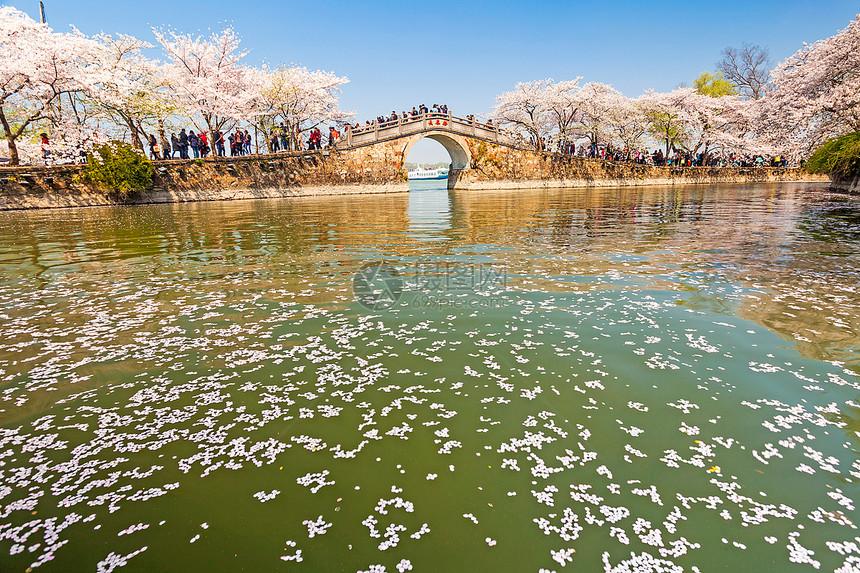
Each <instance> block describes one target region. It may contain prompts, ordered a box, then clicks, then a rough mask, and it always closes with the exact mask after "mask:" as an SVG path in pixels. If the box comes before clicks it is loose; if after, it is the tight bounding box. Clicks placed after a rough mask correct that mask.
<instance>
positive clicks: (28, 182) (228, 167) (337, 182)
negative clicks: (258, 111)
mask: <svg viewBox="0 0 860 573" xmlns="http://www.w3.org/2000/svg"><path fill="white" fill-rule="evenodd" d="M401 164H402V160H401V158H400V157H396V156H395V155H394V154H393V153H391V154H388V155H386V154H378V153H376V154H368V153H366V152H363V151H361V150H347V151H342V152H337V151H332V152H331V153H329V152H327V151H326V152H321V151H315V152H305V153H279V154H276V155H254V156H246V157H235V158H233V157H228V158H223V157H222V158H211V157H210V158H207V159H205V160H194V159H189V160H171V161H156V162H154V164H153V165H154V167H155V178H154V180H153V185H152V186H151V188H149V189H147V190H145V191H142V192H141V193H138V194H135V195H133V196H130V197H127V198H125V199H121V198H119V197H117V196H116V195H115V194H113V193H110V192H107V191H105V190H103V189H99V188H98V187H97V186H95V185H92V184H89V183H86V182H84V181H83V180H82V175H83V173H84V170H85V166H82V165H64V166H56V167H32V166H30V167H3V168H0V210H9V209H42V208H54V207H84V206H95V205H118V204H125V205H129V204H131V205H133V204H145V203H181V202H188V201H223V200H234V199H262V198H276V197H297V196H307V195H346V194H352V193H402V192H406V191H408V190H409V184H408V181H407V180H406V177H405V175H402V174H401V171H402V169H401Z"/></svg>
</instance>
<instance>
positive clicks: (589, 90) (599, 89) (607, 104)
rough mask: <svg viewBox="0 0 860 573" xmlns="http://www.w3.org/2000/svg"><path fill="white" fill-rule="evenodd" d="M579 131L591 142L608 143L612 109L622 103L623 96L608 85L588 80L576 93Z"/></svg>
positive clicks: (595, 143) (610, 135)
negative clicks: (578, 109) (578, 105)
mask: <svg viewBox="0 0 860 573" xmlns="http://www.w3.org/2000/svg"><path fill="white" fill-rule="evenodd" d="M578 97H579V100H580V102H581V105H580V110H581V114H580V119H579V128H578V129H579V133H580V135H582V136H583V137H586V138H588V140H589V141H590V142H591V143H592V144H593V145H597V144H598V143H608V142H609V140H610V139H611V137H612V134H611V127H612V125H611V122H612V118H613V110H615V109H616V108H618V107H619V106H621V105H623V100H624V99H625V98H624V96H623V95H622V94H621V92H619V91H618V90H616V89H615V88H613V87H612V86H610V85H607V84H602V83H600V82H588V83H587V84H585V85H584V86H582V89H580V90H579V94H578Z"/></svg>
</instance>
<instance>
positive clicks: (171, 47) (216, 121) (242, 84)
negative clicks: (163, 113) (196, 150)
mask: <svg viewBox="0 0 860 573" xmlns="http://www.w3.org/2000/svg"><path fill="white" fill-rule="evenodd" d="M153 33H154V34H155V38H156V40H157V41H158V43H159V44H161V46H162V48H163V49H164V53H165V54H166V55H167V59H168V62H167V64H166V65H165V67H164V72H165V80H166V82H167V85H168V86H169V90H170V94H171V98H172V99H173V101H174V102H175V103H176V104H177V105H178V106H179V107H180V108H181V109H183V110H185V111H186V112H187V113H188V114H189V116H190V118H191V121H192V123H193V124H194V126H195V127H196V128H197V129H198V131H202V130H204V129H207V130H208V131H209V132H210V133H211V132H214V131H223V130H224V129H225V128H230V127H232V125H233V124H235V122H237V121H239V120H242V119H247V118H249V117H250V116H251V114H252V113H253V110H254V100H255V97H256V95H257V94H256V93H255V90H254V89H253V88H254V85H255V84H254V83H253V82H254V76H253V74H252V73H251V72H250V71H249V69H248V68H246V67H245V66H243V65H242V64H241V60H242V59H243V58H244V57H245V56H246V55H247V54H248V52H247V51H242V50H240V48H239V43H240V39H239V37H238V36H237V35H236V33H235V32H234V31H233V29H232V28H229V27H228V28H226V29H224V30H223V31H221V32H220V33H214V34H212V36H210V37H208V38H205V37H202V36H192V35H190V34H181V33H179V32H175V31H170V30H167V31H165V30H159V29H153Z"/></svg>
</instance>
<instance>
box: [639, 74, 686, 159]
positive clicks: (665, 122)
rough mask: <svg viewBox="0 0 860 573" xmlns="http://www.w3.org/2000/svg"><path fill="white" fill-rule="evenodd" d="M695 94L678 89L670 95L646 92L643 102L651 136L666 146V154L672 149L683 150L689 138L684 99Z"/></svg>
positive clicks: (651, 91)
mask: <svg viewBox="0 0 860 573" xmlns="http://www.w3.org/2000/svg"><path fill="white" fill-rule="evenodd" d="M691 92H693V93H694V92H695V90H693V89H692V88H678V89H676V90H673V91H671V92H669V93H658V92H654V91H653V90H649V91H647V92H645V94H644V95H643V96H642V98H641V101H642V105H643V109H644V110H645V114H646V116H647V118H648V123H649V125H650V129H649V131H650V133H651V135H652V136H653V137H654V138H655V139H656V140H657V141H660V142H661V143H663V144H665V154H666V156H668V155H669V152H670V151H671V150H672V148H673V147H674V148H681V147H683V146H685V145H686V143H687V140H688V138H689V134H688V133H687V129H686V128H687V126H688V125H689V123H690V116H689V113H688V108H687V107H686V106H684V99H685V98H686V97H687V96H688V95H689V94H690V93H691Z"/></svg>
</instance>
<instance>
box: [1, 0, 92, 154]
mask: <svg viewBox="0 0 860 573" xmlns="http://www.w3.org/2000/svg"><path fill="white" fill-rule="evenodd" d="M96 50H97V46H96V43H95V42H93V41H92V40H90V39H88V38H86V37H84V36H83V35H82V34H80V33H78V32H77V31H74V32H72V33H66V34H61V33H55V32H53V31H52V30H51V29H50V28H49V27H48V26H47V25H44V24H39V23H37V22H35V21H33V20H32V19H31V18H30V17H29V16H27V15H26V14H24V13H23V12H20V11H19V10H16V9H15V8H12V7H8V6H3V7H0V62H2V63H0V126H2V128H3V135H4V138H5V140H6V145H7V147H8V151H9V161H10V163H11V164H12V165H18V164H19V163H20V156H19V154H18V141H19V140H20V139H21V138H22V137H23V136H25V135H26V134H27V133H28V131H29V130H32V129H33V128H34V127H36V126H37V125H39V124H45V123H48V124H50V123H51V122H55V121H59V120H60V119H61V116H60V114H59V113H58V110H59V109H60V107H61V104H62V103H63V102H62V98H63V96H64V95H67V94H73V93H77V92H81V91H83V89H84V86H83V84H82V83H81V81H80V78H81V76H82V75H83V74H84V73H85V71H86V68H87V66H88V65H90V64H88V62H91V61H92V60H93V56H94V54H95V52H96Z"/></svg>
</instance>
